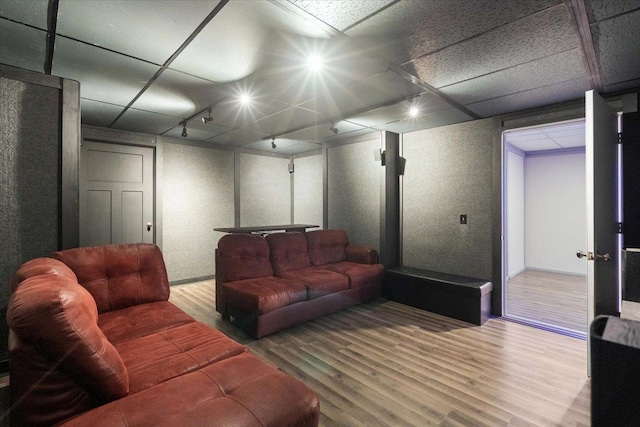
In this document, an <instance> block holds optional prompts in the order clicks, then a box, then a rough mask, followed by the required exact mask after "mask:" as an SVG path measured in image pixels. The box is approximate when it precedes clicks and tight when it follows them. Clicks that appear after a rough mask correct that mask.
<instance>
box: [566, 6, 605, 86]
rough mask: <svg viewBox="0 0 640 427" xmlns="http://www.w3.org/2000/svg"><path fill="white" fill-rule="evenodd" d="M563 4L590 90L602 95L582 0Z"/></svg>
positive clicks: (596, 62)
mask: <svg viewBox="0 0 640 427" xmlns="http://www.w3.org/2000/svg"><path fill="white" fill-rule="evenodd" d="M564 4H565V6H566V7H567V10H568V11H569V18H570V19H571V25H572V26H573V29H574V31H575V32H576V35H577V36H578V39H579V41H580V51H581V52H582V63H583V64H584V68H585V71H586V73H587V77H588V78H589V84H590V86H591V89H593V90H595V91H596V92H598V93H603V86H602V78H601V77H600V67H599V66H598V58H597V57H596V51H595V48H594V47H593V39H592V38H591V28H590V26H589V17H588V16H587V9H586V8H585V5H584V0H564Z"/></svg>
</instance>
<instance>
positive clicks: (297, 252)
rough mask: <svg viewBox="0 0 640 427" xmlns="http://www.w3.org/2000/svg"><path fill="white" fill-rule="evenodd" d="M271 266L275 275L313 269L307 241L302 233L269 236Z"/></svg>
mask: <svg viewBox="0 0 640 427" xmlns="http://www.w3.org/2000/svg"><path fill="white" fill-rule="evenodd" d="M267 242H269V248H270V249H271V266H272V267H273V271H274V273H275V274H279V273H283V272H285V271H289V270H299V269H301V268H308V267H311V261H310V260H309V255H308V254H307V239H306V238H305V237H304V234H302V233H273V234H269V235H268V236H267Z"/></svg>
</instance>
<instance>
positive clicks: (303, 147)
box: [278, 141, 322, 154]
mask: <svg viewBox="0 0 640 427" xmlns="http://www.w3.org/2000/svg"><path fill="white" fill-rule="evenodd" d="M278 148H280V147H278ZM321 148H322V145H319V144H314V143H312V142H301V141H297V142H296V143H295V144H293V145H289V146H287V147H284V148H282V149H281V150H280V151H279V152H280V153H282V154H302V153H308V152H309V151H316V150H319V149H321Z"/></svg>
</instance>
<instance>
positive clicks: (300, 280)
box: [216, 230, 384, 338]
mask: <svg viewBox="0 0 640 427" xmlns="http://www.w3.org/2000/svg"><path fill="white" fill-rule="evenodd" d="M383 275H384V267H383V266H382V264H378V253H377V252H376V251H375V249H373V248H371V247H368V246H362V245H353V244H350V243H349V239H348V237H347V234H346V232H345V231H344V230H314V231H309V232H306V233H295V232H294V233H274V234H269V235H267V237H266V238H265V237H262V236H260V235H252V234H227V235H225V236H223V237H222V238H221V239H220V240H219V241H218V248H217V249H216V310H217V311H218V312H220V313H221V314H222V317H223V318H225V319H228V320H230V321H231V322H233V323H235V324H237V325H238V326H240V327H241V328H243V329H244V330H246V331H247V332H249V333H250V334H252V335H254V336H256V337H258V338H260V337H263V336H265V335H268V334H271V333H273V332H276V331H279V330H281V329H283V328H286V327H289V326H292V325H294V324H297V323H300V322H304V321H306V320H310V319H314V318H317V317H319V316H322V315H325V314H329V313H332V312H335V311H338V310H340V309H342V308H345V307H348V306H351V305H354V304H358V303H362V302H365V301H368V300H371V299H373V298H376V297H378V296H380V295H381V293H382V279H383Z"/></svg>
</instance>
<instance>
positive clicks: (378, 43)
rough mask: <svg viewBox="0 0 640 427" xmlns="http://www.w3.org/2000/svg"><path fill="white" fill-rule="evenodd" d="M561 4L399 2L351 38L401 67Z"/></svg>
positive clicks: (550, 0)
mask: <svg viewBox="0 0 640 427" xmlns="http://www.w3.org/2000/svg"><path fill="white" fill-rule="evenodd" d="M561 3H562V2H561V1H559V0H519V1H513V0H510V1H506V2H474V1H455V2H454V1H440V2H427V1H400V2H398V3H396V4H394V5H393V6H391V7H389V8H387V9H385V10H384V11H382V12H380V13H379V14H377V15H375V16H373V17H371V18H369V19H367V20H366V21H364V22H362V23H360V24H358V25H356V26H355V27H353V28H351V29H349V30H348V31H347V34H348V35H349V36H352V37H354V38H356V39H358V40H362V42H363V43H367V44H369V45H370V46H372V47H373V48H377V49H376V50H377V52H378V54H379V55H381V56H383V57H386V58H388V59H390V60H392V61H393V62H395V63H398V64H399V63H403V62H405V61H408V60H410V59H412V58H416V57H418V56H420V55H424V54H426V53H429V52H434V51H436V50H438V49H442V48H444V47H446V46H450V45H452V44H455V43H459V42H460V41H462V40H464V39H467V38H470V37H472V36H475V35H478V34H482V33H484V32H487V31H489V30H491V29H494V28H498V27H500V26H503V25H505V24H507V23H509V22H512V21H515V20H517V19H521V18H524V17H526V16H528V15H531V14H533V13H535V12H537V11H541V10H544V9H546V8H548V7H550V6H553V5H557V4H561Z"/></svg>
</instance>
